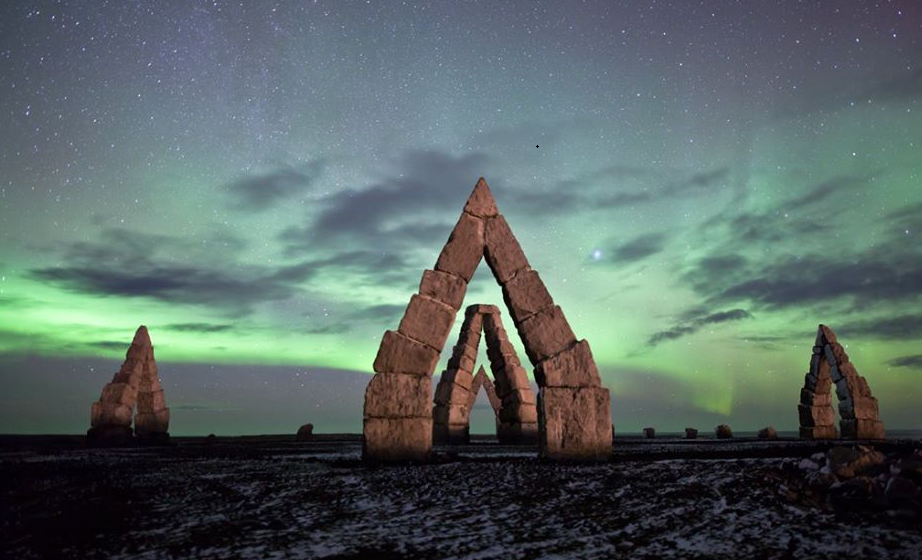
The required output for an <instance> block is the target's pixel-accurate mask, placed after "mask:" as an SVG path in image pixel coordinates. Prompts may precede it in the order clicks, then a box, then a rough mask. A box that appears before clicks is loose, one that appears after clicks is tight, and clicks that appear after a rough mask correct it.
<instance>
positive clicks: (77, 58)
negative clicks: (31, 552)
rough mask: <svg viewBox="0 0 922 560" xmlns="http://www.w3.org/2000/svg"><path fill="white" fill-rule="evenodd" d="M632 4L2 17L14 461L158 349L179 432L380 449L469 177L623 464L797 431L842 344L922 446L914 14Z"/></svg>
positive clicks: (267, 7) (140, 6)
mask: <svg viewBox="0 0 922 560" xmlns="http://www.w3.org/2000/svg"><path fill="white" fill-rule="evenodd" d="M622 4H624V5H615V4H614V3H610V2H597V3H596V2H584V3H576V2H519V3H511V4H499V3H493V2H483V3H460V2H444V3H432V4H425V3H422V4H419V3H408V2H404V3H397V2H348V3H347V2H328V3H324V2H315V3H307V2H304V3H295V2H285V3H282V2H246V3H237V2H233V3H231V2H223V1H216V2H207V3H206V2H187V1H185V0H183V1H169V2H79V3H78V2H74V3H67V2H60V3H59V2H45V3H36V4H33V3H31V2H29V3H27V2H16V1H11V2H3V3H2V5H0V91H2V94H0V130H2V133H0V432H71V433H77V432H82V431H84V430H85V429H86V428H88V427H89V411H90V403H91V402H92V401H94V400H96V399H98V398H99V391H100V390H101V388H102V386H103V385H104V384H105V383H106V382H107V381H109V380H110V379H111V376H112V374H113V373H114V372H115V371H116V369H117V368H118V365H119V362H120V361H121V359H123V357H124V352H125V350H126V348H127V345H128V344H129V343H130V341H131V338H132V335H133V333H134V330H135V329H136V328H137V326H138V325H140V324H145V325H147V326H148V327H149V329H150V333H151V338H152V340H153V343H154V345H155V347H156V352H157V359H158V364H159V368H160V374H161V377H162V379H163V382H164V386H165V389H166V398H167V404H168V405H169V406H170V407H171V408H172V421H171V432H172V433H174V434H178V435H182V434H207V433H209V432H215V433H218V434H233V433H284V432H294V430H296V429H297V426H298V425H300V424H301V423H303V422H308V421H310V422H313V423H314V425H315V427H316V430H317V431H321V432H322V431H351V432H358V431H360V429H361V402H362V398H363V392H364V386H365V384H366V383H367V380H368V374H369V373H370V372H371V364H372V361H373V359H374V355H375V352H376V350H377V346H378V342H379V341H380V338H381V336H382V334H383V333H384V331H385V330H386V329H395V328H396V326H397V323H398V322H399V319H400V317H401V316H402V313H403V309H404V307H405V305H406V303H407V302H408V301H409V298H410V296H411V295H412V294H413V293H414V292H415V290H416V288H417V286H418V283H419V279H420V276H421V274H422V271H423V269H425V268H432V266H433V265H434V264H435V260H436V257H437V255H438V253H439V251H440V250H441V247H442V245H443V243H444V242H445V240H446V239H447V237H448V234H449V232H450V231H451V228H452V226H453V224H454V222H455V220H457V218H458V215H459V213H460V212H461V209H462V207H463V205H464V202H465V200H466V198H467V196H468V194H469V193H470V191H471V189H472V188H473V186H474V184H475V182H476V181H477V179H478V177H480V176H483V177H485V178H486V180H487V182H488V183H489V185H490V187H491V189H492V190H493V192H494V194H495V196H496V199H497V204H498V206H499V208H500V211H501V212H502V213H503V214H504V215H505V216H506V217H507V219H508V221H509V223H510V225H511V227H512V229H513V231H514V232H515V233H516V235H517V236H518V238H519V241H520V243H521V245H522V247H523V249H524V250H525V253H526V255H527V256H528V257H529V260H530V261H531V264H532V267H533V268H534V269H535V270H537V271H539V273H540V274H541V276H542V278H543V279H544V281H545V283H546V284H547V286H548V288H549V290H550V292H551V294H552V295H553V296H554V299H555V300H556V302H557V303H558V304H559V305H560V306H561V307H562V308H563V310H564V312H565V313H566V315H567V317H568V319H569V320H570V323H571V325H572V326H573V328H574V330H575V332H576V334H577V336H578V337H581V338H586V339H587V340H588V341H589V342H590V344H591V345H592V349H593V352H594V354H595V357H596V360H597V362H598V364H599V367H600V370H601V372H602V378H603V382H604V384H605V385H606V386H607V387H608V388H609V389H611V392H612V410H613V419H614V422H615V425H616V429H617V430H618V432H620V433H632V432H637V431H638V430H640V429H641V428H642V427H644V426H648V425H649V426H655V427H656V428H657V429H658V430H680V429H682V428H684V427H685V426H697V427H699V428H701V429H703V430H711V429H712V428H713V426H714V425H716V424H717V423H724V422H726V423H729V424H730V425H731V426H733V427H734V428H736V429H738V430H747V429H748V430H752V429H758V428H760V427H762V426H764V425H768V424H772V425H774V426H776V427H777V428H779V429H782V430H789V429H796V426H797V412H796V404H797V401H798V397H799V390H800V387H801V386H802V384H803V374H804V373H805V372H806V370H807V367H808V363H809V357H810V347H811V346H812V344H813V338H814V336H815V331H816V327H817V324H818V323H820V322H822V323H825V324H828V325H830V326H831V327H832V328H833V329H834V330H835V331H836V333H837V334H838V335H839V338H840V341H841V342H842V343H843V344H845V345H846V347H847V351H848V352H849V354H850V355H851V357H852V361H853V362H854V363H855V365H856V366H857V368H858V371H859V372H860V373H861V374H862V375H864V376H865V377H867V379H868V382H869V384H870V387H871V389H872V391H873V392H874V394H875V396H877V397H878V398H879V400H880V409H881V418H882V420H883V421H884V422H885V423H886V425H887V427H888V428H890V429H893V428H920V427H922V414H920V413H919V404H918V403H919V400H920V398H922V390H920V387H922V384H920V381H922V377H920V376H922V347H920V344H919V342H920V338H922V246H920V243H919V240H920V234H922V4H920V3H918V2H912V1H905V2H878V3H872V2H761V1H751V2H694V3H693V2H685V1H676V2H642V3H641V2H630V3H628V2H624V3H622ZM472 303H496V304H502V297H501V292H500V290H499V288H498V287H497V285H496V283H495V281H494V280H493V278H492V276H491V274H490V272H489V269H488V268H487V266H486V264H485V263H482V264H481V267H480V269H478V272H477V274H476V275H475V277H474V279H473V281H472V284H471V287H470V289H469V291H468V294H467V298H466V300H465V304H472ZM461 318H462V317H460V316H459V321H458V325H459V324H460V319H461ZM504 318H505V321H506V323H507V324H506V326H507V329H509V330H510V331H511V332H512V331H514V329H513V328H512V324H511V320H510V319H509V317H508V313H504ZM458 325H456V330H455V333H453V334H452V336H451V337H450V339H449V347H450V345H451V344H453V343H454V341H455V340H456V339H457V327H458ZM515 342H516V344H517V345H518V348H519V350H520V354H521V355H522V356H523V359H524V353H523V352H522V351H521V349H522V346H521V344H520V343H519V341H518V340H516V341H515ZM446 354H447V352H446ZM483 357H484V356H483V353H482V359H483ZM446 359H447V356H444V355H443V360H442V364H441V366H440V367H444V363H445V361H446ZM481 400H482V401H483V400H484V399H481ZM489 414H490V413H489V412H488V411H486V410H484V409H483V407H482V406H481V407H480V409H479V410H475V414H474V427H475V428H477V429H478V431H486V428H488V427H489V424H490V423H491V422H492V420H491V419H490V417H489Z"/></svg>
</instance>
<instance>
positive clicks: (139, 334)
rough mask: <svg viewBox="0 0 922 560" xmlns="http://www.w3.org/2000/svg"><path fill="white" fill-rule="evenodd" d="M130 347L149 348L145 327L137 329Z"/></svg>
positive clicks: (148, 337)
mask: <svg viewBox="0 0 922 560" xmlns="http://www.w3.org/2000/svg"><path fill="white" fill-rule="evenodd" d="M131 344H132V346H134V345H137V346H150V335H149V334H148V333H147V327H145V326H144V325H141V326H140V327H138V330H137V331H135V333H134V340H132V341H131Z"/></svg>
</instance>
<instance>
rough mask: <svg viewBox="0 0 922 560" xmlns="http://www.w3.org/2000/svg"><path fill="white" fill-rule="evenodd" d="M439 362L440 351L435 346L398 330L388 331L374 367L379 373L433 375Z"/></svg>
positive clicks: (379, 348) (382, 341)
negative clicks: (411, 337) (430, 345)
mask: <svg viewBox="0 0 922 560" xmlns="http://www.w3.org/2000/svg"><path fill="white" fill-rule="evenodd" d="M438 362H439V353H438V351H436V350H435V349H434V348H430V347H429V346H426V345H425V344H423V343H421V342H418V341H415V340H412V339H410V338H409V337H407V336H405V335H403V334H400V333H398V332H396V331H386V332H385V333H384V338H383V339H382V340H381V345H380V346H379V347H378V355H377V356H376V357H375V363H374V366H373V367H374V370H375V371H376V372H378V373H415V374H419V375H432V372H433V370H435V366H436V364H438Z"/></svg>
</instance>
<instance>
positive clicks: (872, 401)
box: [797, 325, 884, 439]
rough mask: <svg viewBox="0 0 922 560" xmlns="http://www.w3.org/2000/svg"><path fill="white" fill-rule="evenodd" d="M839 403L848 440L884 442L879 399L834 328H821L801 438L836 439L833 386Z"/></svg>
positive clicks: (804, 397)
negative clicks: (840, 342)
mask: <svg viewBox="0 0 922 560" xmlns="http://www.w3.org/2000/svg"><path fill="white" fill-rule="evenodd" d="M833 384H835V389H836V397H837V398H838V401H839V416H840V417H841V419H840V421H839V427H840V428H841V437H842V438H846V439H883V438H884V424H883V423H882V422H881V421H880V413H879V409H878V406H877V399H876V398H875V397H874V396H872V395H871V388H870V387H869V386H868V382H867V380H866V379H865V378H864V377H862V376H860V375H858V370H856V369H855V366H854V365H853V364H852V363H851V362H850V361H849V359H848V354H846V353H845V349H844V348H842V345H841V344H839V342H838V340H837V339H836V335H835V333H834V332H832V329H830V328H829V327H827V326H826V325H820V326H819V328H818V329H817V333H816V343H815V344H814V345H813V355H812V356H811V357H810V371H809V372H807V375H806V376H805V377H804V387H803V389H801V391H800V404H799V405H798V406H797V410H798V413H799V415H800V437H802V438H804V439H835V438H836V437H838V433H837V432H836V426H835V420H836V413H835V410H834V409H833V408H832V385H833Z"/></svg>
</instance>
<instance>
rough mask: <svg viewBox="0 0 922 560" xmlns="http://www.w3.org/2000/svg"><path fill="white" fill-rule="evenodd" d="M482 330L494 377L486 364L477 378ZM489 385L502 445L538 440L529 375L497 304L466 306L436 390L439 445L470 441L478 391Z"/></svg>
mask: <svg viewBox="0 0 922 560" xmlns="http://www.w3.org/2000/svg"><path fill="white" fill-rule="evenodd" d="M481 330H482V331H483V334H484V338H485V339H486V345H487V357H488V359H489V361H490V369H491V371H492V372H493V378H494V381H493V382H491V381H490V379H489V378H488V377H487V376H486V372H485V371H484V369H483V366H480V370H479V371H478V373H477V376H476V377H475V376H474V375H473V374H472V372H473V370H474V367H475V360H476V357H477V348H478V346H479V342H480V333H481ZM485 384H486V387H487V395H488V396H489V397H490V403H491V404H492V405H493V409H494V412H495V413H496V418H497V424H496V437H497V439H498V440H499V442H500V443H515V444H521V443H537V441H538V410H537V406H536V403H535V395H534V392H533V391H532V390H531V386H530V385H529V384H528V374H527V373H526V372H525V368H523V367H522V364H521V362H519V358H518V356H517V355H516V352H515V348H514V347H513V346H512V343H511V342H509V338H508V336H507V335H506V330H505V329H504V328H503V324H502V320H501V318H500V310H499V308H498V307H496V306H495V305H484V304H475V305H471V306H468V307H467V309H466V310H465V316H464V322H463V323H462V325H461V332H460V334H459V336H458V343H457V344H456V345H455V346H454V349H453V351H452V356H451V358H450V359H449V360H448V367H447V369H446V370H445V371H444V372H443V373H442V376H441V379H440V380H439V384H438V386H437V387H436V390H435V398H434V400H435V406H434V407H433V409H432V430H433V431H432V439H433V442H434V443H467V442H469V441H470V414H471V407H472V406H473V405H474V401H475V400H476V399H477V392H478V391H479V390H480V387H481V386H484V385H485Z"/></svg>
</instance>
